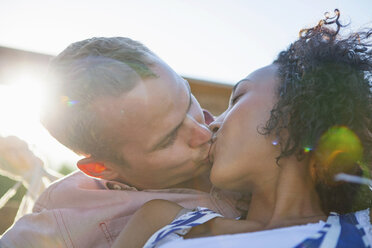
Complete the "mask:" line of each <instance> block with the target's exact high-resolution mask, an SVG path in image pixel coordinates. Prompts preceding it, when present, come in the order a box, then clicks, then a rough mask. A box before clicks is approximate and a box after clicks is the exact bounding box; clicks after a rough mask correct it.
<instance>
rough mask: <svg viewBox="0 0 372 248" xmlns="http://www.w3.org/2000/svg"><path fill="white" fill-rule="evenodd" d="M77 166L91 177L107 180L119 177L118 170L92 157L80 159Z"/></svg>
mask: <svg viewBox="0 0 372 248" xmlns="http://www.w3.org/2000/svg"><path fill="white" fill-rule="evenodd" d="M77 167H78V168H79V170H81V171H82V172H84V173H85V174H87V175H88V176H91V177H95V178H101V179H106V180H114V179H117V178H118V173H117V172H116V171H114V170H113V169H112V168H110V167H107V166H106V165H105V164H104V163H103V162H101V161H98V160H96V159H94V158H91V157H88V158H83V159H80V160H79V161H78V162H77Z"/></svg>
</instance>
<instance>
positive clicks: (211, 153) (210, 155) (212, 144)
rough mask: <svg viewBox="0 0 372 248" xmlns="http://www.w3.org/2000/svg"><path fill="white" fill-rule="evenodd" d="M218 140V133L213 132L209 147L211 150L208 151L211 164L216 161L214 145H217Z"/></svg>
mask: <svg viewBox="0 0 372 248" xmlns="http://www.w3.org/2000/svg"><path fill="white" fill-rule="evenodd" d="M215 141H216V133H214V134H213V136H212V139H211V141H210V142H211V145H210V147H209V152H208V159H209V163H210V164H213V161H214V153H213V152H214V146H215V143H216V142H215Z"/></svg>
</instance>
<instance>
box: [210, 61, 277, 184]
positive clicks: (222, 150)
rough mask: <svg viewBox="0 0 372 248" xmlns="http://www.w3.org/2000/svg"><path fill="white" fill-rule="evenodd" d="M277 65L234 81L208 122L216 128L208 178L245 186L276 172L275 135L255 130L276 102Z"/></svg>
mask: <svg viewBox="0 0 372 248" xmlns="http://www.w3.org/2000/svg"><path fill="white" fill-rule="evenodd" d="M276 74H277V66H276V65H269V66H266V67H263V68H261V69H259V70H257V71H255V72H253V73H251V74H250V75H248V76H247V77H246V78H245V79H243V80H241V81H240V82H239V83H238V84H236V86H235V88H234V90H233V93H232V95H231V98H230V105H229V107H228V109H227V110H226V111H225V112H224V113H223V114H222V115H220V116H219V117H218V118H217V119H216V120H215V121H214V122H213V123H212V124H211V125H210V127H211V129H212V130H214V129H217V128H218V131H217V132H216V134H215V135H216V140H215V142H214V143H213V144H212V147H211V151H210V157H211V160H212V161H213V167H212V170H211V176H210V177H211V181H212V183H213V184H214V185H216V186H217V187H220V188H224V189H230V190H247V187H250V188H251V187H255V186H257V185H258V184H262V183H266V182H268V180H273V179H274V178H275V176H276V174H277V173H278V166H276V160H275V158H276V157H277V156H278V155H279V148H278V147H276V146H274V145H273V143H275V142H274V141H275V137H270V136H264V135H262V134H260V133H259V132H258V130H260V128H261V127H262V126H264V125H265V124H266V122H267V120H268V119H269V117H270V111H271V109H272V108H273V106H274V104H275V102H276V99H277V98H276V89H277V87H278V78H277V75H276Z"/></svg>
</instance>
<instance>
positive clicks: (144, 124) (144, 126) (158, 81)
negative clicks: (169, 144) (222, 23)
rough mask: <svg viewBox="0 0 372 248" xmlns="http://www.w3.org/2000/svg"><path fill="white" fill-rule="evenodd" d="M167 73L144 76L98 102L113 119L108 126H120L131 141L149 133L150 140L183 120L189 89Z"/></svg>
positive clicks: (148, 138) (98, 105) (110, 119)
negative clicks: (111, 97)
mask: <svg viewBox="0 0 372 248" xmlns="http://www.w3.org/2000/svg"><path fill="white" fill-rule="evenodd" d="M162 76H163V77H162ZM166 76H167V77H165V76H164V75H162V74H160V75H159V77H158V78H155V79H148V80H143V82H140V83H139V84H138V85H136V87H135V88H133V89H132V90H131V91H130V92H127V93H125V94H123V95H122V96H120V97H118V98H113V99H109V100H106V101H104V104H101V105H100V104H97V107H98V108H100V109H101V110H100V112H101V113H103V115H106V117H107V118H106V119H107V121H108V122H111V124H110V123H108V126H111V128H112V129H113V130H118V129H120V130H121V132H122V135H123V136H126V138H127V139H128V141H132V140H133V141H135V140H136V139H137V140H138V137H136V136H138V135H140V136H142V135H147V137H143V139H144V140H146V141H147V142H151V139H156V137H157V136H159V135H163V133H165V132H166V131H167V130H168V127H169V128H171V127H172V125H175V122H178V121H180V119H182V117H181V116H179V115H180V114H181V113H180V111H185V110H184V108H186V107H187V106H186V107H184V105H187V104H188V101H189V99H188V98H189V97H190V96H189V94H190V93H189V90H188V89H187V85H186V84H185V82H183V81H182V79H181V78H179V79H177V78H176V77H174V78H172V75H170V76H169V75H166ZM181 115H183V114H181Z"/></svg>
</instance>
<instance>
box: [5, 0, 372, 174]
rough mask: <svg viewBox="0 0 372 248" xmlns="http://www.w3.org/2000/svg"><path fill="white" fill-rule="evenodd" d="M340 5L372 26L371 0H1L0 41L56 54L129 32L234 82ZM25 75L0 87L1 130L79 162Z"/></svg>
mask: <svg viewBox="0 0 372 248" xmlns="http://www.w3.org/2000/svg"><path fill="white" fill-rule="evenodd" d="M335 8H338V9H339V10H340V11H341V22H342V23H344V24H346V23H350V25H349V29H350V30H355V29H358V28H360V27H363V26H366V25H368V24H369V25H372V11H371V10H372V0H354V1H351V0H322V1H321V0H312V1H302V0H297V1H296V0H281V1H277V0H265V1H249V0H106V1H98V0H81V1H79V0H32V1H30V0H2V1H1V3H0V46H6V47H12V48H19V49H24V50H29V51H34V52H40V53H46V54H50V55H56V54H58V53H59V52H61V51H62V50H63V49H64V48H65V47H66V46H68V45H69V44H70V43H72V42H75V41H79V40H83V39H86V38H91V37H94V36H124V37H129V38H132V39H135V40H138V41H140V42H142V43H143V44H145V45H146V46H148V47H149V48H150V49H151V50H153V51H154V52H155V53H156V54H158V55H159V56H160V57H161V58H162V59H163V60H164V61H166V62H167V63H168V64H169V65H170V66H171V67H172V68H173V69H174V70H175V71H176V72H178V73H179V74H181V75H183V76H188V77H193V78H198V79H204V80H211V81H215V82H220V83H227V84H234V83H235V82H237V81H239V80H240V79H242V78H244V77H245V76H247V75H248V74H249V73H250V72H252V71H253V70H255V69H258V68H260V67H262V66H265V65H267V64H269V63H271V62H272V61H273V60H274V59H275V57H276V56H277V54H278V52H280V51H281V50H283V49H285V48H286V47H287V46H288V45H289V44H290V43H291V42H292V41H294V40H295V39H296V38H297V37H298V32H299V30H300V29H302V28H306V27H312V26H314V25H316V24H317V22H318V21H319V20H320V19H322V18H324V13H325V12H326V11H329V12H331V13H332V12H333V10H334V9H335ZM24 76H25V77H26V80H25V82H26V83H27V80H28V86H27V87H25V86H24V85H23V86H22V87H21V88H19V87H20V85H21V84H18V86H17V84H16V83H15V84H14V87H13V88H12V87H10V88H9V87H8V88H5V87H3V88H1V89H0V99H2V100H0V113H1V116H3V118H4V119H6V120H4V119H3V120H2V121H1V123H0V134H2V135H7V134H16V135H18V136H20V137H21V138H23V139H25V140H26V141H28V142H29V143H30V144H31V146H32V147H34V148H35V150H39V151H40V153H41V154H43V153H44V154H48V160H49V161H50V164H52V167H53V166H54V167H55V166H56V165H57V164H61V163H63V162H66V163H69V164H74V163H75V161H76V159H77V157H76V156H74V155H72V153H71V152H69V151H68V150H67V149H64V148H61V146H59V145H58V144H57V142H55V141H51V140H52V139H51V138H50V137H48V134H47V132H46V131H45V130H43V129H42V127H41V126H40V124H39V123H38V117H37V114H38V106H39V105H38V104H39V103H38V99H39V98H40V92H41V91H36V89H37V87H36V83H35V82H36V81H37V79H36V80H32V79H31V76H27V75H26V74H25V75H24ZM15 81H17V80H15ZM18 81H19V80H18ZM33 83H35V87H34V84H33ZM17 87H18V90H17ZM19 89H23V90H21V91H23V92H24V94H19V92H20V90H19ZM25 89H27V90H25ZM12 92H13V93H14V94H18V95H12V94H13V93H12ZM17 92H18V93H17ZM22 101H23V102H22ZM9 102H12V104H9ZM25 102H26V103H27V104H25ZM17 103H18V104H17ZM25 105H27V108H25ZM14 113H17V114H16V115H15V114H14ZM4 116H5V117H4ZM24 123H27V125H24ZM25 127H26V128H25ZM50 154H54V155H50Z"/></svg>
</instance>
